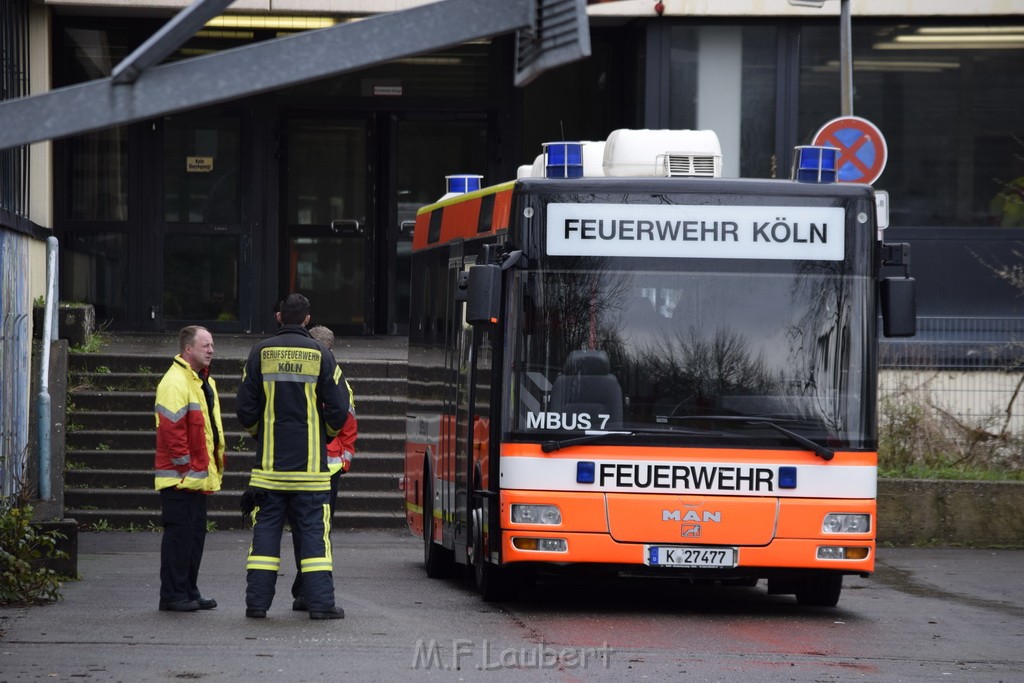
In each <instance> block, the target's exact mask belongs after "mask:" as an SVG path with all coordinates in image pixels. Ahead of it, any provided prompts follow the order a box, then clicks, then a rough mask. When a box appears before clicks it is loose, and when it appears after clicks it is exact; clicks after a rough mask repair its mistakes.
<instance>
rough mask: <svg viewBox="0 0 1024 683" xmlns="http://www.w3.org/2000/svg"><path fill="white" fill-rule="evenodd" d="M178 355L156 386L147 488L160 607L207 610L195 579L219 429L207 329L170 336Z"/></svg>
mask: <svg viewBox="0 0 1024 683" xmlns="http://www.w3.org/2000/svg"><path fill="white" fill-rule="evenodd" d="M178 348H179V349H180V353H179V354H178V355H177V356H175V358H174V361H173V362H172V363H171V367H170V368H169V369H168V370H167V373H166V374H165V375H164V376H163V379H161V380H160V384H159V385H158V386H157V389H156V403H155V406H154V412H155V416H156V462H155V472H154V474H155V487H156V489H157V490H158V491H159V492H160V517H161V521H162V523H163V528H164V533H163V538H162V540H161V544H160V609H161V610H164V611H171V612H194V611H196V610H200V609H213V608H214V607H216V606H217V601H216V600H214V599H212V598H204V597H202V595H201V594H200V592H199V588H198V586H197V581H198V578H199V565H200V563H201V561H202V559H203V545H204V543H205V541H206V510H207V505H206V502H207V498H206V497H207V495H208V494H210V493H213V492H214V491H219V490H220V484H221V478H222V476H223V473H224V428H223V426H222V425H221V419H220V399H219V397H218V396H217V383H216V382H215V381H214V380H213V378H212V377H210V361H211V360H212V359H213V335H211V334H210V332H209V331H208V330H206V329H205V328H203V327H199V326H197V325H189V326H188V327H184V328H182V330H181V332H179V334H178Z"/></svg>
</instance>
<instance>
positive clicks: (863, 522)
mask: <svg viewBox="0 0 1024 683" xmlns="http://www.w3.org/2000/svg"><path fill="white" fill-rule="evenodd" d="M869 531H871V515H865V514H852V513H848V512H830V513H829V514H827V515H825V520H824V521H823V522H822V523H821V533H823V534H866V533H868V532H869Z"/></svg>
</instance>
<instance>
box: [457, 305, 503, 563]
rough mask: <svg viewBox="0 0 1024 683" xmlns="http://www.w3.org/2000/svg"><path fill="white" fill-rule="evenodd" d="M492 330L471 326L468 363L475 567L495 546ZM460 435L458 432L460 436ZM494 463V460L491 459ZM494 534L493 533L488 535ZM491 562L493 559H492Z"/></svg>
mask: <svg viewBox="0 0 1024 683" xmlns="http://www.w3.org/2000/svg"><path fill="white" fill-rule="evenodd" d="M493 338H494V332H493V331H492V329H491V328H489V327H486V326H481V325H478V326H474V327H473V328H472V344H471V347H470V348H471V353H470V357H469V359H468V361H469V362H468V365H469V377H468V378H467V379H468V385H469V395H468V399H469V406H468V413H469V415H470V416H471V417H470V419H469V421H468V424H467V425H466V434H465V435H464V438H465V443H466V449H467V451H468V453H469V455H468V458H467V461H468V462H467V466H468V472H467V479H468V483H469V486H470V488H469V521H470V529H469V531H468V537H469V542H470V548H471V552H469V553H468V554H469V555H470V557H471V561H472V563H473V564H474V565H476V566H477V567H480V566H481V564H482V563H485V562H487V561H488V560H489V559H490V558H491V556H492V555H493V554H494V552H495V551H496V550H497V548H496V546H495V545H494V544H492V543H490V542H489V541H490V539H491V538H495V537H496V536H497V535H498V533H499V529H498V527H499V524H498V523H499V520H500V517H499V513H498V503H499V501H498V496H497V491H496V489H497V485H496V484H497V482H496V479H495V478H494V477H492V476H491V475H492V472H491V471H490V467H491V464H492V463H491V458H490V452H489V451H490V425H491V405H492V402H491V388H492V386H493V381H492V374H491V371H492V368H493V367H494V359H493V356H494V346H493V343H492V340H493ZM460 436H462V435H460ZM495 463H496V461H495ZM492 534H494V535H492ZM494 559H495V561H496V560H497V558H494Z"/></svg>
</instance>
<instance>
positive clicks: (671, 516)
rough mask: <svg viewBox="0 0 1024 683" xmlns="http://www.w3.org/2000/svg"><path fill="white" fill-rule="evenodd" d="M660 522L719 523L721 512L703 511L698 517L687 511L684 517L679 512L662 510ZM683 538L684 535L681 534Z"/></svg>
mask: <svg viewBox="0 0 1024 683" xmlns="http://www.w3.org/2000/svg"><path fill="white" fill-rule="evenodd" d="M661 521H663V522H721V521H722V512H721V511H720V510H716V511H714V512H711V511H710V510H705V511H704V512H703V515H698V514H697V512H696V511H695V510H687V511H686V514H685V515H684V514H683V513H682V511H681V510H662V511H661ZM683 535H684V536H685V535H686V534H683Z"/></svg>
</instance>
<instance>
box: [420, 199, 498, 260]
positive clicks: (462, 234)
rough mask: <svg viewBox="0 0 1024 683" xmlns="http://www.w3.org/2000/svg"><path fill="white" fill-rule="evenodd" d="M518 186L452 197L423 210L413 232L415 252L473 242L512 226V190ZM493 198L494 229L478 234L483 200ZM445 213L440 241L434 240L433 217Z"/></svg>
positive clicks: (492, 215) (492, 221) (491, 224)
mask: <svg viewBox="0 0 1024 683" xmlns="http://www.w3.org/2000/svg"><path fill="white" fill-rule="evenodd" d="M513 185H514V183H505V184H503V185H497V186H495V187H492V188H484V189H483V190H479V191H477V192H470V193H469V194H467V195H465V196H464V197H460V198H452V199H450V200H446V201H444V202H438V203H437V204H432V205H430V206H427V207H424V208H422V209H420V211H419V212H418V213H417V214H416V231H415V232H414V233H413V239H412V248H413V251H420V250H422V249H428V248H430V247H434V246H438V245H442V244H447V243H449V242H451V241H452V240H454V239H458V238H462V239H472V238H474V237H480V236H481V235H488V234H494V233H496V232H498V231H500V230H505V229H507V228H508V225H509V217H510V216H511V211H512V188H513ZM490 195H493V196H494V201H493V203H492V204H491V220H490V229H489V230H488V231H486V232H484V233H480V232H477V229H478V226H479V225H480V210H481V205H482V204H483V198H484V197H487V196H490ZM438 211H440V212H442V214H441V225H440V231H439V234H438V235H437V238H436V239H434V240H430V239H429V237H430V221H431V216H433V215H434V213H436V212H438Z"/></svg>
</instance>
